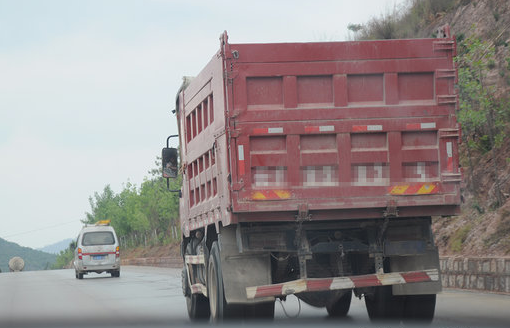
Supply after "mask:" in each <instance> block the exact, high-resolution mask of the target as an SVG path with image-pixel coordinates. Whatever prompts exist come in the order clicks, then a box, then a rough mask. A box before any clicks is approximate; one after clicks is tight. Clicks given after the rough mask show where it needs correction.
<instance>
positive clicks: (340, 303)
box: [326, 291, 352, 318]
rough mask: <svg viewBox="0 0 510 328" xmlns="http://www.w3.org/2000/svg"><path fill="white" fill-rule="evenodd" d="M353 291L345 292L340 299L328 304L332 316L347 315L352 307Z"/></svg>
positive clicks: (327, 307) (327, 308)
mask: <svg viewBox="0 0 510 328" xmlns="http://www.w3.org/2000/svg"><path fill="white" fill-rule="evenodd" d="M351 299H352V291H349V292H347V293H345V294H343V295H342V296H341V297H340V298H339V299H338V300H336V301H335V302H333V303H331V304H330V305H327V306H326V310H328V314H329V316H330V317H335V318H341V317H345V316H346V315H347V313H348V312H349V309H350V307H351Z"/></svg>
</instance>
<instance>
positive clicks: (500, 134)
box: [365, 0, 510, 256]
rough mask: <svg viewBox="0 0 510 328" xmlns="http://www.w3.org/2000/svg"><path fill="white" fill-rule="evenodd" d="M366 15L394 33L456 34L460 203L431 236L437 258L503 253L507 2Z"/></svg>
mask: <svg viewBox="0 0 510 328" xmlns="http://www.w3.org/2000/svg"><path fill="white" fill-rule="evenodd" d="M374 20H379V21H385V22H386V25H388V24H389V25H391V24H394V25H392V26H393V29H392V30H393V31H399V32H394V34H399V33H400V35H396V36H395V37H433V36H435V31H436V30H437V29H438V28H439V27H440V26H443V25H445V24H449V25H450V27H451V32H452V34H454V35H456V37H457V43H458V47H457V51H458V57H457V60H458V63H459V64H458V65H459V96H460V100H461V101H460V103H461V106H460V108H459V112H458V118H459V120H460V121H461V122H462V121H463V120H464V122H468V123H469V124H467V123H464V122H463V134H464V136H463V138H462V139H463V144H462V145H461V165H462V166H463V170H464V183H463V187H462V198H463V204H462V214H461V215H460V216H459V217H451V218H435V220H434V230H435V233H436V241H437V243H438V245H439V247H440V252H441V254H442V255H446V254H462V255H474V256H477V255H479V256H482V255H484V256H486V255H500V256H501V255H510V200H509V195H510V138H509V136H510V128H509V125H510V124H509V121H510V97H509V95H510V46H509V44H510V1H508V0H481V1H470V0H441V1H439V0H410V1H409V2H408V6H407V8H406V10H404V11H400V12H398V13H397V12H395V13H394V14H391V15H388V16H386V17H381V18H376V19H374ZM367 26H370V24H368V25H367ZM402 33H403V34H402ZM365 34H367V31H365ZM473 72H474V73H475V74H473ZM468 74H472V75H470V76H468V77H467V78H466V76H467V75H468ZM473 77H474V78H473ZM474 85H475V86H476V87H477V88H478V89H476V91H477V92H478V93H479V94H477V95H474V93H475V89H473V88H472V87H473V86H474ZM466 113H467V114H466ZM469 115H471V116H473V117H474V116H476V115H479V116H478V118H477V119H479V120H481V121H483V122H481V121H480V122H477V121H475V120H474V119H472V118H470V117H468V116H469ZM466 118H467V120H466ZM469 119H471V121H469ZM476 124H479V125H478V126H477V125H476Z"/></svg>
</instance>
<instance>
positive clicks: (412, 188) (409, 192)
mask: <svg viewBox="0 0 510 328" xmlns="http://www.w3.org/2000/svg"><path fill="white" fill-rule="evenodd" d="M422 186H423V185H422V184H415V185H410V186H409V188H407V189H406V191H405V192H404V195H414V194H416V193H417V192H418V190H420V188H421V187H422Z"/></svg>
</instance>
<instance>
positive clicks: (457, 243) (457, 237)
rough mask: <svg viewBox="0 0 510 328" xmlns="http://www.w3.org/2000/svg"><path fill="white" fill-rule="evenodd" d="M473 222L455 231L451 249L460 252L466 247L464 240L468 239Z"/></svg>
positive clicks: (451, 240) (451, 239)
mask: <svg viewBox="0 0 510 328" xmlns="http://www.w3.org/2000/svg"><path fill="white" fill-rule="evenodd" d="M471 228H472V226H471V224H467V225H465V226H463V227H462V228H460V229H458V230H457V231H455V233H454V234H453V235H452V237H451V238H450V250H451V251H452V252H455V253H458V252H460V251H462V248H463V247H464V242H465V241H466V239H467V237H468V235H469V232H470V231H471Z"/></svg>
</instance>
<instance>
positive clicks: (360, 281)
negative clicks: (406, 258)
mask: <svg viewBox="0 0 510 328" xmlns="http://www.w3.org/2000/svg"><path fill="white" fill-rule="evenodd" d="M438 280H439V271H438V270H437V269H430V270H423V271H408V272H390V273H381V274H367V275H358V276H349V277H333V278H308V279H298V280H293V281H288V282H284V283H279V284H273V285H265V286H254V287H247V288H246V296H247V298H248V299H257V298H261V297H269V296H275V297H276V296H285V295H291V294H297V293H303V292H320V291H330V290H339V289H353V288H362V287H375V286H390V285H402V284H409V283H416V282H433V281H438Z"/></svg>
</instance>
